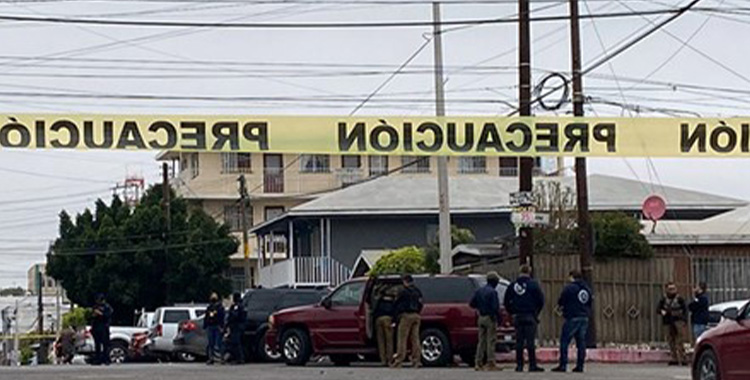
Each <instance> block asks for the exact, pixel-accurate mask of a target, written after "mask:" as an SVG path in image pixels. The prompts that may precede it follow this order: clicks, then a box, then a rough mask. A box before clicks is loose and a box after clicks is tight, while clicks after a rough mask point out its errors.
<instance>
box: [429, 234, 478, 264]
mask: <svg viewBox="0 0 750 380" xmlns="http://www.w3.org/2000/svg"><path fill="white" fill-rule="evenodd" d="M475 239H476V238H475V237H474V233H473V232H471V230H470V229H468V228H461V227H458V226H456V225H451V248H456V247H457V246H459V245H461V244H469V243H473V242H474V240H475ZM424 254H425V265H426V269H427V273H433V274H434V273H440V244H439V241H433V242H431V244H430V245H429V246H427V247H426V248H425V249H424Z"/></svg>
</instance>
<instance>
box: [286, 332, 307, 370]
mask: <svg viewBox="0 0 750 380" xmlns="http://www.w3.org/2000/svg"><path fill="white" fill-rule="evenodd" d="M281 352H282V353H283V355H284V361H285V362H286V364H287V365H290V366H303V365H305V364H307V362H308V361H309V360H310V356H312V344H311V343H310V336H308V335H307V332H305V331H304V330H302V329H289V330H287V331H286V332H285V333H284V335H283V336H282V338H281Z"/></svg>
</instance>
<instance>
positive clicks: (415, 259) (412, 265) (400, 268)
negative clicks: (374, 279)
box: [368, 246, 427, 276]
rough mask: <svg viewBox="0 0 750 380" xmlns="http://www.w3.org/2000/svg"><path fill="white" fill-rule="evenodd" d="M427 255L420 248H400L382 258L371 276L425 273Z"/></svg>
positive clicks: (372, 270)
mask: <svg viewBox="0 0 750 380" xmlns="http://www.w3.org/2000/svg"><path fill="white" fill-rule="evenodd" d="M426 270H427V268H426V261H425V253H424V250H422V249H421V248H419V247H414V246H410V247H403V248H399V249H397V250H395V251H393V252H391V253H389V254H387V255H385V256H383V257H381V258H380V259H379V260H378V261H377V262H376V263H375V265H374V266H373V267H372V269H370V272H369V273H368V274H369V275H370V276H382V275H386V274H415V273H425V272H426Z"/></svg>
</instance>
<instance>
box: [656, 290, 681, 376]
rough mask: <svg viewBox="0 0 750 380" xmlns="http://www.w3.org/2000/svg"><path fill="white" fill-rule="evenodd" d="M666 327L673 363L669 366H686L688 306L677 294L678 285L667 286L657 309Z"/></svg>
mask: <svg viewBox="0 0 750 380" xmlns="http://www.w3.org/2000/svg"><path fill="white" fill-rule="evenodd" d="M657 310H658V311H659V314H661V317H662V323H663V324H664V327H665V332H666V335H667V342H668V343H669V350H670V351H671V352H672V361H671V362H669V365H685V364H686V363H687V362H686V360H685V347H684V335H685V333H684V330H685V324H686V323H687V305H686V304H685V300H684V299H683V298H682V297H680V296H679V295H678V294H677V285H675V284H674V282H670V283H668V284H667V285H666V294H665V295H664V297H663V298H662V299H661V300H660V301H659V306H658V307H657Z"/></svg>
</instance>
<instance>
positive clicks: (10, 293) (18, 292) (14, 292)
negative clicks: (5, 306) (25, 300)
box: [0, 286, 26, 297]
mask: <svg viewBox="0 0 750 380" xmlns="http://www.w3.org/2000/svg"><path fill="white" fill-rule="evenodd" d="M25 294H26V290H24V289H23V288H22V287H20V286H17V287H15V288H4V289H0V297H21V296H23V295H25Z"/></svg>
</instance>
